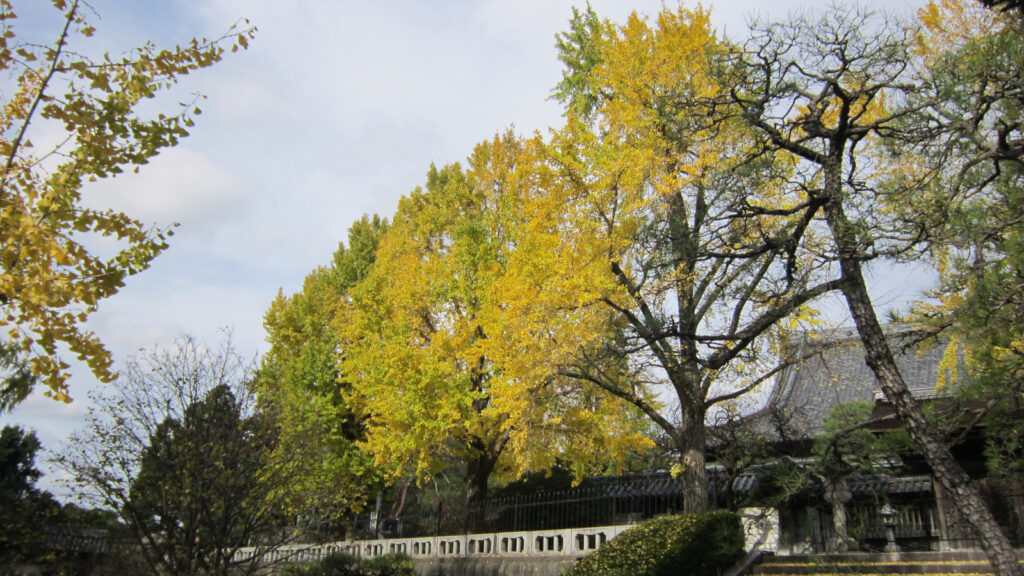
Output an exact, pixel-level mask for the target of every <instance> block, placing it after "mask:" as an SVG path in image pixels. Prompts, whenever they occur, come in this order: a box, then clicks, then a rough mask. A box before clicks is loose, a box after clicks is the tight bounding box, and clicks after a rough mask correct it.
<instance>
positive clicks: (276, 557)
mask: <svg viewBox="0 0 1024 576" xmlns="http://www.w3.org/2000/svg"><path fill="white" fill-rule="evenodd" d="M740 514H741V516H742V517H743V529H744V532H745V535H746V542H745V548H746V549H747V550H751V549H753V548H760V549H761V550H765V551H776V550H777V549H778V542H779V514H778V511H777V510H775V509H763V508H745V509H743V510H740ZM631 527H632V525H631V524H627V525H620V526H600V527H594V528H572V529H565V530H534V531H525V532H500V533H489V534H461V535H454V536H430V537H422V538H389V539H380V540H359V541H342V542H331V543H327V544H319V545H299V544H295V545H291V546H283V547H281V548H279V549H277V550H275V551H274V552H272V553H271V554H270V556H269V558H268V560H269V561H270V562H278V561H287V562H316V561H319V560H321V559H323V558H324V557H326V556H328V555H330V554H333V553H335V552H344V553H346V554H350V555H352V556H359V557H363V558H375V557H377V556H383V555H384V554H393V553H403V554H408V555H409V556H411V557H412V559H413V561H414V562H415V563H416V570H417V572H418V573H419V574H420V576H496V575H501V576H559V575H560V574H562V572H563V571H564V570H565V569H566V568H568V567H569V566H572V565H573V564H574V563H575V562H576V560H577V559H579V558H581V557H583V556H586V555H587V554H590V553H591V552H594V551H595V550H598V549H599V548H600V547H601V546H603V545H604V544H606V543H607V542H608V541H609V540H611V539H612V538H615V537H616V536H618V535H619V534H620V533H622V532H623V531H625V530H628V529H629V528H631ZM245 553H246V552H245V551H243V552H241V554H242V555H244V554H245Z"/></svg>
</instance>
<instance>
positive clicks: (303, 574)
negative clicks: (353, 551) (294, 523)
mask: <svg viewBox="0 0 1024 576" xmlns="http://www.w3.org/2000/svg"><path fill="white" fill-rule="evenodd" d="M291 573H292V574H294V575H295V576H415V574H416V572H415V571H414V570H413V564H412V558H410V557H408V556H406V555H405V554H385V555H384V556H379V557H377V558H370V559H363V558H356V557H355V556H349V555H348V554H343V553H340V552H338V553H335V554H331V555H330V556H327V557H326V558H324V559H323V560H321V561H320V562H317V563H316V564H312V565H309V566H303V567H300V568H298V569H296V570H294V571H292V572H291Z"/></svg>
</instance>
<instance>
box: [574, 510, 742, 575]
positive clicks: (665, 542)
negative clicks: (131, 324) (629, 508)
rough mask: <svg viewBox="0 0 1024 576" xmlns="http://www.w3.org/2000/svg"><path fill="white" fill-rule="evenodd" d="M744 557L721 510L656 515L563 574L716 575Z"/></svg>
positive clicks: (735, 526)
mask: <svg viewBox="0 0 1024 576" xmlns="http://www.w3.org/2000/svg"><path fill="white" fill-rule="evenodd" d="M742 557H743V525H742V524H741V523H740V517H739V516H738V515H737V514H736V513H734V512H729V511H726V510H715V511H712V512H707V513H705V514H695V515H690V516H661V517H658V518H653V519H651V520H648V521H646V522H641V523H640V524H637V525H636V526H634V527H633V528H630V529H629V530H626V531H625V532H623V533H622V534H619V535H618V536H616V537H615V538H614V539H612V540H611V541H610V542H608V543H607V544H605V545H604V546H602V547H601V548H600V549H599V550H598V551H597V552H594V553H593V554H590V555H589V556H586V557H584V558H582V559H581V560H580V561H579V562H578V563H577V564H576V565H575V566H574V567H573V568H572V569H570V570H569V571H568V572H566V576H718V575H719V574H721V572H722V571H723V570H725V569H726V568H728V567H730V566H732V565H733V564H735V563H736V562H737V561H739V559H740V558H742Z"/></svg>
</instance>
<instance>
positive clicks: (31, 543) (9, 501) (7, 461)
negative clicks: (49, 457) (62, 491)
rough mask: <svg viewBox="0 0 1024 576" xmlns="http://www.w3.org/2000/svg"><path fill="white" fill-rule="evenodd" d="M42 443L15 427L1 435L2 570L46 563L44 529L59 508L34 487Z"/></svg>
mask: <svg viewBox="0 0 1024 576" xmlns="http://www.w3.org/2000/svg"><path fill="white" fill-rule="evenodd" d="M38 450H39V440H38V439H37V438H36V435H35V434H34V433H32V432H25V431H24V430H22V429H21V428H18V427H15V426H5V427H4V428H3V430H2V431H0V570H2V569H4V567H8V568H9V567H11V566H13V565H18V564H30V563H37V562H41V561H44V560H45V559H46V553H47V550H46V549H45V548H44V544H43V542H44V538H43V535H44V530H45V526H46V525H48V524H50V523H52V522H54V521H55V520H56V512H57V511H58V510H59V509H60V506H59V505H58V504H57V502H56V501H55V500H54V499H53V497H52V496H51V495H50V494H49V493H48V492H42V491H40V490H39V489H37V488H36V487H35V482H36V479H37V478H39V471H38V470H36V468H35V456H36V452H37V451H38Z"/></svg>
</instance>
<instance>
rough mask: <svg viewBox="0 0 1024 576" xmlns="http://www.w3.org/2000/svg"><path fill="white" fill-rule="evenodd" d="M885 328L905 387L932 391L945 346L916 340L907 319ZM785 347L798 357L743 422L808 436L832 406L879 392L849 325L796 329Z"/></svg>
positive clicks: (774, 434) (773, 433)
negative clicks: (759, 407) (815, 330)
mask: <svg viewBox="0 0 1024 576" xmlns="http://www.w3.org/2000/svg"><path fill="white" fill-rule="evenodd" d="M887 334H888V336H889V342H890V346H891V347H892V349H893V353H894V354H895V355H896V364H897V365H898V366H899V369H900V373H901V374H902V375H903V378H904V380H905V381H906V384H907V387H908V388H910V390H911V392H912V393H913V394H914V395H915V396H920V397H925V396H934V394H935V386H936V383H937V382H938V376H939V366H940V363H941V360H942V356H943V354H944V352H945V347H944V346H943V345H942V344H941V343H940V344H935V343H932V344H926V345H915V344H914V343H915V342H916V339H915V334H916V331H915V330H914V328H913V327H911V326H907V325H895V326H889V327H887ZM788 350H789V354H790V355H791V357H792V358H794V359H798V358H803V360H802V361H800V362H798V363H796V364H794V365H792V366H790V367H788V368H786V369H785V370H784V371H783V372H782V373H781V374H780V375H779V378H778V380H777V381H776V385H775V388H774V389H773V390H772V393H771V395H770V397H769V399H768V402H767V404H766V406H765V407H764V408H763V409H762V410H760V411H759V412H757V413H755V414H752V415H751V416H749V417H747V418H746V419H745V425H747V426H752V427H753V428H754V429H756V430H758V431H759V432H760V433H763V434H765V435H767V436H768V437H770V438H773V439H776V440H792V439H802V438H812V437H814V436H816V435H818V434H819V433H820V432H821V431H822V423H823V421H824V420H825V417H826V416H828V414H829V412H830V411H831V410H832V409H833V408H834V407H835V406H838V405H839V404H844V403H848V402H855V401H863V402H873V401H874V400H875V397H876V393H880V392H881V388H880V387H879V386H878V383H877V381H876V380H875V375H874V373H873V372H872V371H871V369H870V368H869V367H868V365H867V364H866V363H865V361H864V348H863V347H862V345H861V342H860V339H859V338H858V337H857V334H856V332H855V331H853V330H850V329H846V330H834V331H830V332H823V333H821V332H819V333H813V332H809V333H800V334H798V335H796V336H795V337H794V338H793V340H792V341H791V342H790V344H789V346H788Z"/></svg>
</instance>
